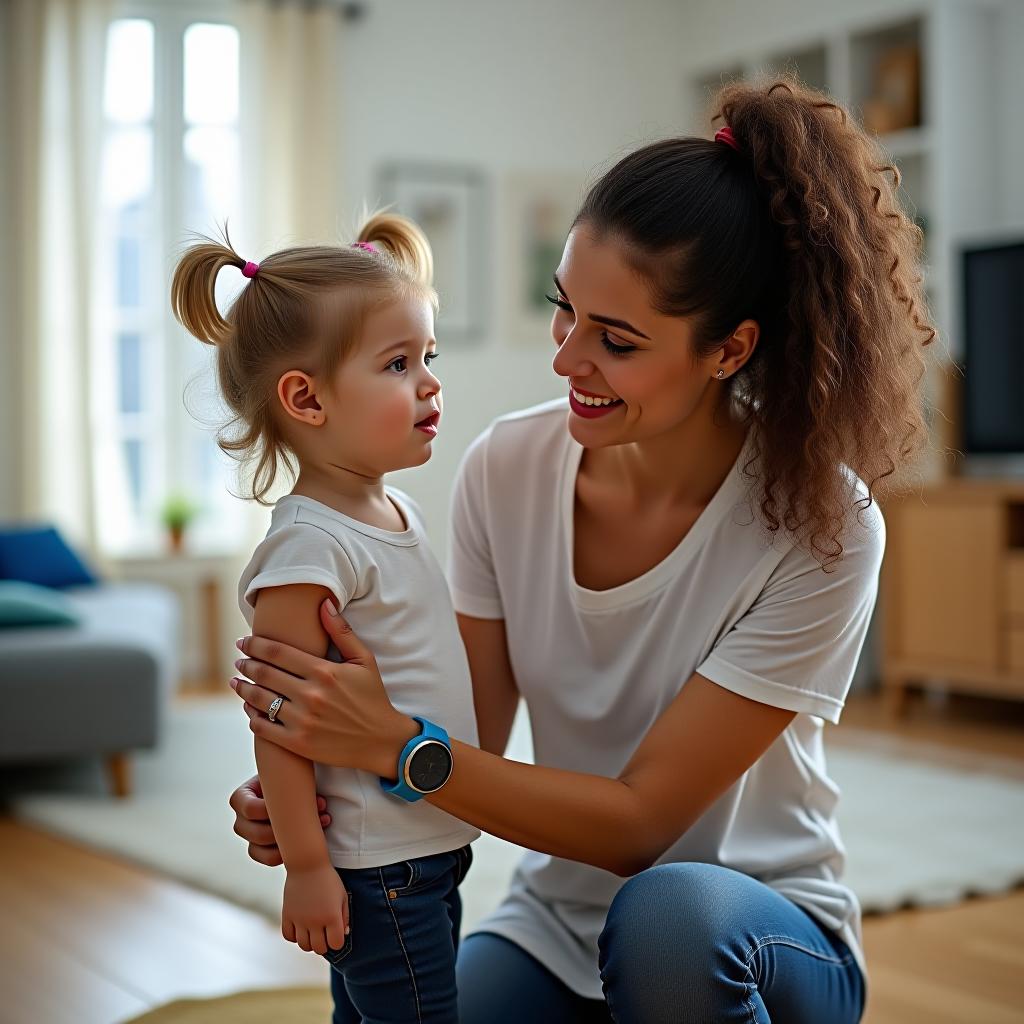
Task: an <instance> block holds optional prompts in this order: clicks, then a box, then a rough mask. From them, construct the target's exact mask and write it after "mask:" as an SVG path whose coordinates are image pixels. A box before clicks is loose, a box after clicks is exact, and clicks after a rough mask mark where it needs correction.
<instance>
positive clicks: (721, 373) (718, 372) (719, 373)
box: [715, 368, 725, 380]
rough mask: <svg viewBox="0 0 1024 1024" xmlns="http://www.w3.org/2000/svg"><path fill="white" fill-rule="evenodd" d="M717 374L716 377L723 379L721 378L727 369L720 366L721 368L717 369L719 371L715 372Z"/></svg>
mask: <svg viewBox="0 0 1024 1024" xmlns="http://www.w3.org/2000/svg"><path fill="white" fill-rule="evenodd" d="M715 376H716V377H717V378H718V379H719V380H721V379H722V378H723V377H724V376H725V370H723V369H721V368H719V369H718V370H717V371H716V372H715Z"/></svg>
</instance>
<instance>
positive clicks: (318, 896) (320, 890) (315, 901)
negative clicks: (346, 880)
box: [281, 864, 348, 954]
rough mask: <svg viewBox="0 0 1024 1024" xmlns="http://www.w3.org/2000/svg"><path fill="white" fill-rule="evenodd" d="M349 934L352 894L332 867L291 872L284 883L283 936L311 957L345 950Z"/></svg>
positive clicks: (289, 871) (290, 869) (323, 866)
mask: <svg viewBox="0 0 1024 1024" xmlns="http://www.w3.org/2000/svg"><path fill="white" fill-rule="evenodd" d="M347 931H348V894H347V893H346V892H345V886H344V884H343V883H342V881H341V879H340V878H339V877H338V873H337V871H335V870H334V868H333V867H332V866H331V865H330V864H323V865H318V866H316V867H312V868H305V869H293V868H289V870H288V877H287V879H286V880H285V883H284V907H283V908H282V910H281V934H282V935H283V936H284V937H285V938H286V939H287V940H288V941H289V942H296V943H298V945H299V948H300V949H304V950H306V952H307V953H320V954H324V953H326V952H327V947H328V946H330V947H331V948H332V949H341V947H342V946H344V945H345V934H346V932H347Z"/></svg>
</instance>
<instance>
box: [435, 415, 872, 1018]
mask: <svg viewBox="0 0 1024 1024" xmlns="http://www.w3.org/2000/svg"><path fill="white" fill-rule="evenodd" d="M567 416H568V404H567V400H565V399H559V400H556V401H554V402H548V403H545V404H544V405H540V406H537V407H535V408H532V409H527V410H525V411H522V412H518V413H513V414H511V415H508V416H503V417H501V418H500V419H498V420H496V421H495V422H494V423H493V424H492V425H491V427H490V428H489V429H488V430H487V431H485V433H484V434H482V435H481V436H480V437H479V438H478V439H477V440H476V441H475V442H474V443H473V444H472V446H471V447H470V448H469V450H468V451H467V453H466V455H465V457H464V459H463V462H462V465H461V468H460V471H459V475H458V479H457V481H456V485H455V492H454V497H453V508H452V520H451V556H450V565H449V573H448V575H449V583H450V585H451V588H452V595H453V600H454V603H455V608H456V610H457V611H459V612H461V613H463V614H465V615H471V616H475V617H478V618H493V619H498V618H500V619H504V620H505V628H506V632H507V635H508V647H509V652H510V657H511V662H512V668H513V670H514V673H515V678H516V682H517V684H518V687H519V691H520V693H521V694H522V696H523V698H524V700H525V701H526V704H527V707H528V710H529V713H530V722H531V727H532V731H533V747H534V755H535V759H536V761H537V763H538V764H544V765H549V766H551V767H555V768H564V769H566V770H569V771H578V772H587V773H590V774H598V775H604V776H608V777H616V776H617V775H618V774H619V773H620V772H621V771H622V769H623V768H624V767H625V765H626V763H627V762H628V761H629V759H630V758H631V756H632V755H633V753H634V751H635V750H636V748H637V747H638V745H639V744H640V742H641V740H642V739H643V738H644V736H645V734H646V733H647V731H648V730H649V729H650V727H651V725H652V724H653V723H654V721H655V720H656V719H657V718H658V716H659V715H660V714H661V713H662V712H663V711H664V710H665V708H666V707H667V706H668V705H669V704H670V703H671V702H672V700H673V699H674V698H675V697H676V696H677V694H678V693H679V691H680V688H681V687H682V685H683V684H684V683H685V682H686V681H687V680H688V679H689V678H690V676H691V675H692V674H693V673H694V672H699V673H700V674H701V675H702V676H704V677H706V678H707V679H709V680H711V681H712V682H714V683H717V684H718V685H720V686H723V687H725V688H726V689H728V690H731V691H733V692H735V693H738V694H741V695H742V696H744V697H748V698H751V699H753V700H756V701H760V702H761V703H764V704H770V705H773V706H775V707H779V708H785V709H787V710H790V711H796V712H798V714H797V716H796V718H795V719H794V720H793V721H792V723H791V724H790V726H789V727H788V728H787V729H786V730H785V732H784V733H783V734H782V735H781V736H780V737H779V738H778V739H777V740H776V741H775V743H774V744H773V745H772V746H771V747H770V748H769V749H768V750H767V751H766V752H765V754H764V755H763V756H762V757H761V758H760V760H758V761H757V763H756V764H755V765H753V767H751V768H750V770H749V771H747V772H746V773H745V774H744V775H743V776H742V777H741V778H740V779H739V780H738V781H737V782H736V784H735V785H734V786H733V787H732V788H731V789H729V790H728V791H727V792H726V793H725V794H723V795H722V796H721V797H720V798H719V799H718V800H717V801H716V802H715V803H714V804H712V806H711V807H710V808H709V809H708V810H707V811H706V812H705V813H704V814H703V816H702V817H701V818H700V819H699V820H698V821H697V822H696V823H695V824H694V825H693V826H692V827H691V828H690V829H689V830H688V831H687V832H686V833H685V834H684V835H682V836H681V837H680V838H679V840H678V841H677V842H676V843H674V844H673V845H672V846H671V847H670V848H669V849H668V850H666V851H665V853H664V854H663V855H662V857H661V858H660V859H659V861H658V863H671V862H680V861H699V862H703V863H709V864H719V865H723V866H725V867H728V868H732V869H734V870H736V871H742V872H744V873H745V874H747V875H751V876H753V877H755V878H757V879H760V880H761V881H762V882H764V883H765V884H767V885H769V886H771V887H772V888H773V889H775V890H777V891H778V892H780V893H782V894H783V895H784V896H787V897H788V898H789V899H791V900H792V901H794V902H795V903H797V904H799V905H800V906H801V907H803V908H805V909H806V910H807V911H808V912H809V913H810V914H812V915H813V916H814V917H815V918H816V919H817V920H819V921H820V922H821V923H822V924H823V925H824V926H825V927H826V928H829V929H832V930H834V931H835V932H837V933H838V934H839V935H840V936H841V937H842V938H843V940H844V941H845V942H846V943H847V944H848V945H849V946H850V948H851V950H852V951H853V953H854V955H855V956H856V958H857V960H858V962H859V963H860V965H861V967H862V969H863V955H862V952H861V948H860V911H859V907H858V904H857V900H856V898H855V897H854V895H853V893H852V892H851V891H850V890H849V889H848V888H846V887H845V886H844V885H842V883H841V882H840V876H841V874H842V870H843V863H844V852H843V846H842V843H841V841H840V838H839V832H838V829H837V827H836V821H835V816H834V812H835V807H836V802H837V799H838V796H839V792H838V790H837V788H836V786H835V784H834V783H833V782H832V781H831V780H830V779H829V777H828V773H827V769H826V764H825V755H824V751H823V747H822V732H823V725H824V722H823V720H827V721H829V722H836V721H838V719H839V713H840V710H841V709H842V707H843V702H844V699H845V697H846V693H847V690H848V688H849V685H850V682H851V679H852V677H853V673H854V669H855V667H856V663H857V659H858V656H859V653H860V650H861V647H862V645H863V642H864V637H865V633H866V631H867V627H868V622H869V619H870V617H871V612H872V609H873V607H874V604H875V597H876V594H877V587H878V573H879V568H880V565H881V561H882V552H883V549H884V546H885V527H884V523H883V520H882V516H881V514H880V513H879V511H878V507H877V505H875V504H872V505H871V506H870V507H869V508H867V509H866V511H863V512H861V513H860V514H859V519H858V516H857V513H856V512H854V513H852V515H851V524H850V528H849V530H848V531H847V532H846V534H845V535H844V537H843V548H844V557H843V559H842V560H841V561H840V562H839V563H838V564H837V565H836V566H835V568H834V569H833V570H832V571H830V572H829V573H827V574H826V573H825V572H824V571H823V570H822V568H821V566H820V564H819V563H818V562H817V561H816V560H815V559H814V558H813V557H812V556H811V555H810V554H808V553H807V552H806V551H804V550H803V549H801V548H798V547H797V546H795V545H794V544H793V543H792V542H791V541H790V540H788V539H787V538H786V537H785V536H784V535H777V536H776V538H775V540H774V543H773V542H772V541H771V538H770V537H769V535H768V534H767V531H765V530H764V529H763V527H762V526H761V523H760V519H759V518H757V517H756V515H755V512H754V509H753V508H752V506H751V503H750V502H749V501H748V500H747V498H748V495H749V493H750V479H749V477H747V476H744V474H743V472H742V468H743V466H745V465H746V463H747V461H748V459H749V450H748V449H747V448H745V449H744V451H743V452H741V454H740V456H739V458H737V460H736V463H735V465H734V466H733V468H732V470H731V472H730V473H729V476H728V477H727V478H726V480H725V481H724V482H723V484H722V485H721V487H720V488H719V490H718V491H717V492H716V493H715V495H714V497H713V498H712V499H711V501H710V502H709V503H708V505H707V506H706V507H705V509H704V511H703V512H702V513H701V515H700V516H699V518H698V519H697V521H696V522H695V523H694V525H693V526H692V527H691V529H690V530H689V532H688V533H687V534H686V536H685V537H684V538H683V539H682V541H681V542H680V543H679V545H678V546H677V547H676V548H675V550H673V551H672V552H671V553H670V554H669V555H668V556H667V557H666V558H665V559H664V560H663V561H662V562H660V563H659V564H658V565H656V566H654V568H652V569H650V570H649V571H647V572H645V573H643V575H641V576H639V577H637V578H636V579H633V580H630V581H629V582H628V583H624V584H622V585H621V586H617V587H613V588H611V589H610V590H602V591H594V590H588V589H586V588H584V587H581V586H579V585H578V584H577V583H576V580H575V577H574V574H573V556H572V552H573V507H574V494H575V482H576V474H577V470H578V467H579V463H580V456H581V453H582V451H583V449H582V447H581V446H580V445H579V444H578V443H577V442H576V441H575V440H574V439H573V438H572V436H571V435H570V434H569V431H568V427H567V423H566V419H567ZM850 479H851V481H852V482H853V483H854V484H855V486H856V489H857V492H858V494H859V495H860V496H866V494H867V492H866V488H865V487H864V485H863V483H862V482H861V481H860V480H859V479H857V478H856V477H854V476H853V475H852V474H850ZM643 528H644V526H643V523H642V522H635V523H626V524H623V543H627V542H628V536H629V531H630V530H642V529H643ZM722 741H723V742H728V723H727V722H723V723H722ZM622 883H623V880H622V879H621V878H620V877H618V876H616V875H614V874H612V873H611V872H608V871H604V870H602V869H600V868H596V867H591V866H589V865H586V864H581V863H577V862H574V861H569V860H563V859H561V858H558V857H552V856H548V855H547V854H541V853H535V852H528V853H526V855H525V856H524V857H523V858H522V860H521V862H520V864H519V867H518V868H517V870H516V873H515V875H514V878H513V882H512V886H511V890H510V892H509V895H508V896H507V898H506V899H505V901H504V902H503V903H502V904H501V906H500V907H499V908H498V909H497V910H496V911H495V912H494V913H493V914H492V915H490V916H489V917H488V918H486V919H485V920H484V921H483V922H481V923H480V924H479V925H478V926H477V927H476V928H475V929H474V930H476V931H487V932H492V933H497V934H499V935H502V936H504V937H506V938H508V939H510V940H511V941H513V942H515V943H516V944H517V945H519V946H521V947H522V948H523V949H525V950H526V951H527V952H529V953H531V954H532V955H533V956H534V957H536V958H537V959H538V960H540V961H541V962H542V963H543V964H545V965H546V966H547V967H548V968H549V969H550V970H552V971H553V972H554V973H555V974H556V975H557V976H558V977H559V978H561V979H562V981H564V982H565V983H566V984H567V985H568V986H569V987H570V988H571V989H573V990H574V991H575V992H578V993H580V994H581V995H583V996H586V997H589V998H594V999H599V998H601V997H602V992H601V979H600V976H599V974H598V946H597V940H598V936H599V934H600V933H601V930H602V928H603V927H604V922H605V917H606V914H607V911H608V907H609V905H610V904H611V901H612V898H613V897H614V895H615V893H616V892H617V891H618V889H619V888H620V886H621V885H622Z"/></svg>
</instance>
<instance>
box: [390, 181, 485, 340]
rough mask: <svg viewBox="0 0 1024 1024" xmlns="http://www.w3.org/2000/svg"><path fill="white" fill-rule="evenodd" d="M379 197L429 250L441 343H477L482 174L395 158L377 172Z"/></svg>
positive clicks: (480, 332) (481, 312)
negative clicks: (412, 225) (418, 232)
mask: <svg viewBox="0 0 1024 1024" xmlns="http://www.w3.org/2000/svg"><path fill="white" fill-rule="evenodd" d="M377 187H378V192H379V195H380V197H381V201H382V202H383V203H385V204H387V205H388V206H390V207H392V208H393V209H394V210H396V211H397V212H398V213H401V214H404V215H405V216H406V217H409V218H411V219H412V220H414V221H415V222H416V223H417V224H418V225H419V226H420V227H421V228H422V229H423V231H424V233H425V234H426V236H427V238H428V239H429V241H430V247H431V249H432V250H433V253H434V287H435V288H436V289H437V293H438V298H439V300H440V311H439V313H438V316H437V337H438V341H439V342H441V343H444V342H448V341H454V342H459V343H464V344H477V343H479V342H480V341H482V340H483V337H484V335H485V333H486V326H487V325H486V316H487V303H486V290H487V283H488V282H487V244H486V214H487V211H486V187H485V179H484V175H483V174H482V173H481V172H480V171H478V170H476V169H475V168H472V167H457V166H449V165H444V164H428V163H402V162H394V163H388V164H385V165H383V166H382V167H381V168H380V169H379V171H378V174H377Z"/></svg>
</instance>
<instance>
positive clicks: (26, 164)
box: [5, 0, 113, 561]
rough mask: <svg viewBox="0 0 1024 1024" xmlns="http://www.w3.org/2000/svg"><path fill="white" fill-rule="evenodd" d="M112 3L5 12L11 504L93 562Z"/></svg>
mask: <svg viewBox="0 0 1024 1024" xmlns="http://www.w3.org/2000/svg"><path fill="white" fill-rule="evenodd" d="M112 7H113V5H112V3H111V2H110V0H11V3H10V7H9V9H8V12H7V14H8V22H7V24H8V27H9V29H10V32H9V35H8V39H7V41H6V45H5V49H6V60H7V62H8V68H9V78H8V81H9V82H10V83H11V86H12V99H13V102H12V103H11V104H10V114H9V117H10V122H11V133H10V137H9V139H8V140H7V146H8V148H9V152H10V154H11V166H10V174H11V179H12V180H11V184H12V195H13V202H12V203H11V214H10V221H11V237H10V239H9V240H8V243H7V244H8V245H9V246H10V251H11V253H12V255H11V257H10V264H11V266H12V269H13V272H14V273H13V280H12V281H11V282H9V293H10V297H11V305H12V308H11V310H10V318H9V322H10V324H11V326H10V329H11V331H12V338H13V345H14V348H15V349H16V350H17V353H16V354H17V366H18V377H19V379H18V382H17V386H16V388H14V389H12V391H13V393H14V395H15V400H16V401H17V402H18V403H19V404H20V415H18V416H17V418H16V422H17V423H18V424H19V427H20V436H19V437H17V438H12V439H10V440H9V442H8V443H14V444H17V445H18V446H19V447H20V456H19V458H18V459H17V462H16V464H17V465H18V466H19V467H20V470H19V477H20V479H19V480H18V481H16V483H15V487H14V490H15V492H16V494H17V499H16V501H15V502H14V503H12V507H13V508H14V510H15V513H16V514H17V515H19V516H21V517H23V518H33V519H46V520H49V521H52V522H55V523H57V524H58V525H59V526H60V527H61V528H62V529H63V530H64V532H65V533H66V535H67V536H68V537H69V539H71V540H72V541H73V542H75V543H77V544H78V545H79V546H80V547H81V548H82V549H83V550H85V551H87V552H88V553H90V554H91V555H92V557H93V560H94V561H98V560H99V552H98V551H97V549H96V547H97V546H96V544H95V539H96V530H95V515H96V512H95V509H96V503H95V501H94V494H93V487H94V474H93V453H92V446H91V444H90V436H91V434H90V428H89V395H90V375H91V371H90V363H91V359H90V355H91V338H92V337H93V336H94V333H95V331H96V329H97V319H98V316H99V312H100V311H99V310H97V309H95V308H94V304H93V301H92V296H93V294H94V289H93V287H92V284H93V266H94V258H95V256H96V245H95V239H96V227H97V224H96V211H97V209H98V206H99V204H98V201H97V199H98V178H99V173H98V171H99V154H100V135H101V112H102V107H101V96H102V85H103V53H104V45H105V38H106V29H107V25H108V22H109V20H110V17H111V16H112Z"/></svg>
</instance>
